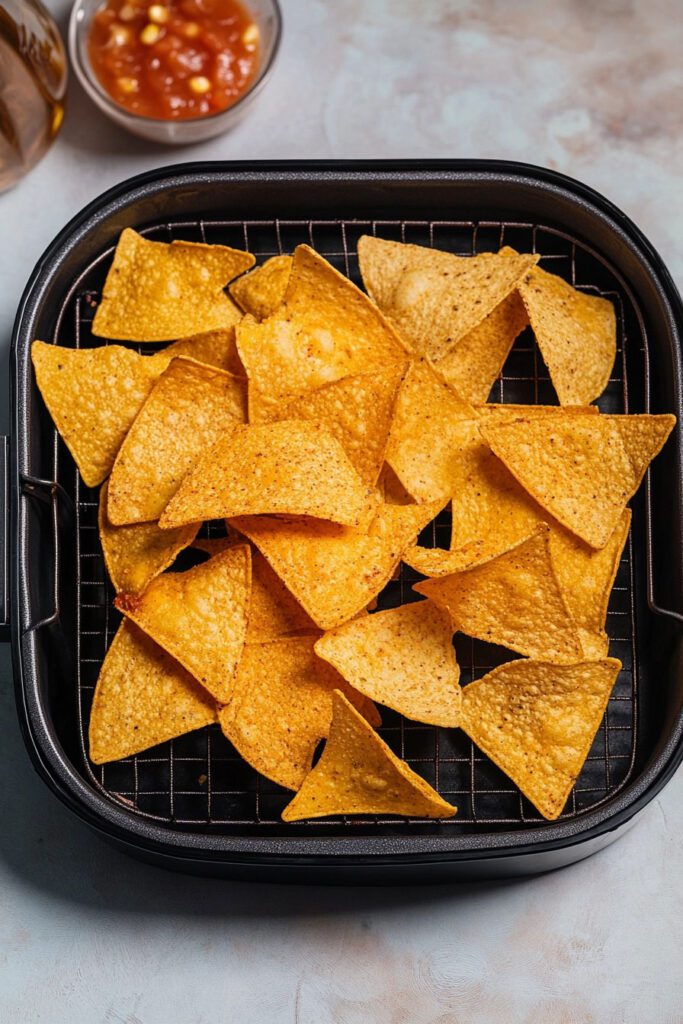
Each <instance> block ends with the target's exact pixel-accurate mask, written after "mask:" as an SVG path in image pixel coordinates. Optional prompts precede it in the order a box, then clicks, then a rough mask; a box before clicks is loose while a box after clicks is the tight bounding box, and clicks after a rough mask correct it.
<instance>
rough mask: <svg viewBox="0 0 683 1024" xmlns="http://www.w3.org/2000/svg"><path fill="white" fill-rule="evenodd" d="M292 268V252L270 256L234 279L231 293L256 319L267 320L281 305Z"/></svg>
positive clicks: (245, 310) (246, 311)
mask: <svg viewBox="0 0 683 1024" xmlns="http://www.w3.org/2000/svg"><path fill="white" fill-rule="evenodd" d="M291 271H292V257H291V256H271V258H270V259H269V260H266V262H265V263H263V264H262V265H261V266H260V267H256V268H255V269H254V270H250V271H249V273H248V274H244V276H243V277H240V278H238V280H237V281H233V283H232V284H231V285H230V289H229V291H230V294H231V295H232V297H233V299H234V300H235V302H236V303H237V304H238V305H239V306H240V307H241V308H242V309H243V310H244V312H245V313H250V314H251V316H253V317H254V319H255V320H265V319H266V318H267V317H269V316H272V314H273V313H274V312H275V311H276V309H278V307H279V306H281V305H282V303H283V302H284V299H285V292H286V291H287V284H288V282H289V275H290V274H291Z"/></svg>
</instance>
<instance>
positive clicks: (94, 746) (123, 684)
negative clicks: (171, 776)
mask: <svg viewBox="0 0 683 1024" xmlns="http://www.w3.org/2000/svg"><path fill="white" fill-rule="evenodd" d="M216 720H217V715H216V704H215V701H214V700H213V698H212V697H211V696H210V695H209V694H208V693H207V692H206V690H204V689H203V688H202V687H201V686H200V685H199V683H198V682H197V681H196V680H195V679H194V678H193V677H192V676H191V675H190V674H189V672H186V671H185V669H184V668H183V667H182V665H179V664H178V662H177V661H176V660H175V658H172V657H171V656H170V654H167V653H166V651H164V650H162V649H161V647H159V646H158V645H157V644H155V643H154V641H153V640H150V638H149V637H148V636H145V634H144V633H143V632H142V630H141V629H138V627H137V626H135V625H134V624H133V623H132V622H126V621H124V622H122V623H121V625H120V626H119V629H118V632H117V634H116V636H115V637H114V639H113V641H112V644H111V647H110V648H109V650H108V651H107V656H106V657H105V659H104V662H103V664H102V668H101V669H100V675H99V678H98V680H97V687H96V688H95V696H94V698H93V705H92V711H91V712H90V730H89V736H90V760H91V761H92V762H93V763H94V764H104V763H105V762H106V761H118V760H119V759H120V758H122V757H130V756H131V755H132V754H137V753H139V752H140V751H141V750H147V749H148V747H155V746H156V745H157V743H163V742H164V741H165V740H172V739H174V738H175V737H176V736H182V735H183V734H184V733H186V732H191V731H192V730H193V729H201V727H202V726H203V725H210V724H211V723H212V722H215V721H216Z"/></svg>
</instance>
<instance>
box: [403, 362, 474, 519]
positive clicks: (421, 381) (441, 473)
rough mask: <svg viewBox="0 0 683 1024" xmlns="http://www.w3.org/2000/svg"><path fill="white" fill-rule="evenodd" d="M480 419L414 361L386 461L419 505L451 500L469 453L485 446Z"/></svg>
mask: <svg viewBox="0 0 683 1024" xmlns="http://www.w3.org/2000/svg"><path fill="white" fill-rule="evenodd" d="M478 421H479V417H478V415H477V413H476V412H475V411H474V409H473V407H472V406H471V405H470V403H469V402H466V401H465V400H464V399H463V398H461V397H460V395H458V394H457V392H455V391H453V389H452V388H451V387H449V385H448V384H446V382H445V381H444V380H443V379H442V378H441V377H440V376H439V374H438V373H437V372H436V371H435V369H434V367H433V366H432V365H431V364H430V363H429V362H428V361H426V360H421V361H420V362H416V363H413V364H412V365H411V366H410V368H409V369H408V372H407V373H406V375H405V378H404V380H403V384H402V385H401V388H400V390H399V393H398V398H397V399H396V407H395V411H394V422H393V425H392V428H391V434H390V436H389V444H388V445H387V452H386V460H387V462H388V463H389V465H390V466H391V468H392V469H393V470H394V472H395V473H396V476H397V477H398V478H399V480H400V481H401V483H402V484H403V486H404V487H405V488H406V489H407V490H408V491H409V492H410V494H412V495H413V497H414V498H416V499H417V500H418V501H435V500H436V499H437V498H443V499H444V501H445V500H446V499H448V498H450V497H451V495H452V494H454V493H455V491H456V490H457V489H458V487H459V485H460V483H461V480H462V475H463V472H464V469H463V467H464V465H466V462H467V457H468V452H469V451H470V449H471V448H472V447H473V446H481V443H482V442H481V437H480V436H479V425H478Z"/></svg>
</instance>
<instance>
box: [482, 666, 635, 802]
mask: <svg viewBox="0 0 683 1024" xmlns="http://www.w3.org/2000/svg"><path fill="white" fill-rule="evenodd" d="M620 669H621V662H620V661H617V660H616V658H605V659H604V660H602V661H588V662H585V661H584V662H579V663H578V664H575V665H554V664H549V663H546V662H541V661H525V660H521V661H513V662H510V663H509V664H507V665H500V666H499V667H498V668H495V669H494V670H493V672H489V674H488V675H486V676H484V677H483V679H478V680H476V682H474V683H470V685H469V686H466V687H465V689H464V690H463V699H462V716H463V719H462V727H463V729H464V730H465V732H466V733H467V735H468V736H469V737H470V738H471V739H472V740H474V742H475V743H476V744H477V746H478V747H480V748H481V749H482V750H483V751H484V753H485V754H487V755H488V756H489V757H490V758H491V760H492V761H494V762H495V763H496V764H497V765H498V767H499V768H501V769H502V770H503V771H504V772H505V773H506V775H509V776H510V778H511V779H512V781H513V782H514V783H515V784H516V785H517V786H519V788H520V789H521V791H522V792H523V793H524V795H525V796H527V797H528V798H529V800H531V802H532V803H533V804H534V805H535V806H536V807H537V808H538V810H539V811H540V812H541V814H542V815H543V817H544V818H548V819H549V820H550V821H552V820H554V819H555V818H557V817H559V815H560V814H561V812H562V808H563V807H564V805H565V803H566V802H567V798H568V796H569V794H570V792H571V789H572V786H573V785H574V783H575V782H576V779H577V778H578V775H579V773H580V771H581V768H582V767H583V763H584V761H585V760H586V757H587V756H588V752H589V750H590V748H591V745H592V743H593V739H594V737H595V734H596V732H597V731H598V728H599V726H600V722H601V721H602V716H603V715H604V713H605V708H606V707H607V701H608V700H609V696H610V693H611V692H612V687H613V686H614V682H615V680H616V677H617V675H618V673H619V671H620Z"/></svg>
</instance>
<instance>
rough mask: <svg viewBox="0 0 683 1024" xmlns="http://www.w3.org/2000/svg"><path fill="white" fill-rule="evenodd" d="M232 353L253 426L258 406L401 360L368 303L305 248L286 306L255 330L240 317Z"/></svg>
mask: <svg viewBox="0 0 683 1024" xmlns="http://www.w3.org/2000/svg"><path fill="white" fill-rule="evenodd" d="M237 347H238V349H239V353H240V357H241V359H242V362H243V363H244V366H245V367H246V370H247V375H248V377H249V417H250V420H252V421H253V420H254V415H255V410H257V408H258V405H259V403H260V404H263V403H264V402H265V403H267V402H271V403H273V402H280V401H282V400H283V399H288V398H290V397H294V396H295V395H297V394H299V393H301V392H302V391H309V390H311V389H312V388H319V387H321V386H322V385H323V384H329V383H331V382H332V381H334V380H340V379H341V378H342V377H349V376H352V375H353V374H357V373H366V372H369V371H371V370H377V369H381V368H382V367H386V366H387V365H388V364H389V363H400V364H404V363H405V360H406V350H405V348H404V346H403V345H402V343H401V341H400V340H399V338H398V336H397V335H396V333H395V331H394V329H393V328H392V327H391V325H390V324H389V323H388V322H387V321H386V320H385V318H384V316H383V315H382V313H381V312H380V311H379V310H378V309H377V307H376V306H375V305H374V303H372V302H370V300H369V299H368V297H367V295H364V294H363V292H361V291H360V290H359V289H358V288H356V286H355V285H354V284H353V283H352V282H351V281H349V280H348V278H346V277H344V276H343V274H340V273H339V271H337V270H335V269H334V267H332V266H331V265H330V264H329V263H328V262H327V261H326V260H324V259H323V258H322V256H319V255H318V253H316V252H314V251H313V249H310V248H309V247H308V246H307V245H300V246H298V247H297V249H296V252H295V254H294V262H293V264H292V273H291V276H290V279H289V284H288V286H287V293H286V295H285V302H284V305H283V306H282V307H280V308H279V309H278V311H277V312H276V313H275V314H273V316H271V317H269V318H268V319H267V320H264V321H263V323H260V324H259V323H256V321H255V320H254V319H253V318H251V317H248V316H246V317H245V318H244V319H243V320H242V321H241V323H240V324H239V325H238V327H237ZM252 392H256V396H255V398H254V396H253V395H252ZM252 405H253V406H254V408H253V409H252Z"/></svg>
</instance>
